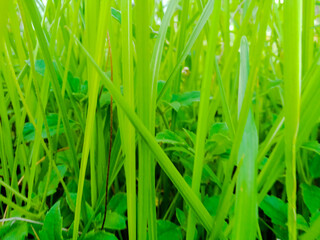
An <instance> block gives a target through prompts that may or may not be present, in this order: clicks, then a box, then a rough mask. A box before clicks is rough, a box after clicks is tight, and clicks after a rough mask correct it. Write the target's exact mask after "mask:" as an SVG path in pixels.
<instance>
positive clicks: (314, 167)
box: [308, 155, 320, 178]
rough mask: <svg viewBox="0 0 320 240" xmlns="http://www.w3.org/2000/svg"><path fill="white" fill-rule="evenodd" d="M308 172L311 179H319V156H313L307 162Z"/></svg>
mask: <svg viewBox="0 0 320 240" xmlns="http://www.w3.org/2000/svg"><path fill="white" fill-rule="evenodd" d="M308 163H309V171H310V175H311V177H312V178H319V177H320V171H319V169H320V155H315V156H314V157H313V158H310V159H309V160H308Z"/></svg>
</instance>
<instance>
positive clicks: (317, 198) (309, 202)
mask: <svg viewBox="0 0 320 240" xmlns="http://www.w3.org/2000/svg"><path fill="white" fill-rule="evenodd" d="M301 188H302V197H303V201H304V203H305V204H306V206H307V207H308V209H309V211H310V213H311V214H313V213H315V212H316V211H318V210H319V209H320V188H318V187H316V186H314V185H312V186H309V185H307V184H302V185H301Z"/></svg>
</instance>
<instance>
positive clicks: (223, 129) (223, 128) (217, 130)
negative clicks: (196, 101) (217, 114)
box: [209, 122, 229, 138]
mask: <svg viewBox="0 0 320 240" xmlns="http://www.w3.org/2000/svg"><path fill="white" fill-rule="evenodd" d="M228 132H229V129H228V126H227V124H226V123H225V122H222V123H214V124H213V125H212V126H211V128H210V131H209V138H211V137H212V136H213V135H214V134H222V135H226V136H227V135H228Z"/></svg>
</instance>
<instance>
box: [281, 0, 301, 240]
mask: <svg viewBox="0 0 320 240" xmlns="http://www.w3.org/2000/svg"><path fill="white" fill-rule="evenodd" d="M301 24H302V1H301V0H294V1H288V0H287V1H285V3H284V38H283V50H284V116H285V123H284V124H285V159H286V169H287V170H286V192H287V198H288V231H289V239H290V240H294V239H297V223H296V218H297V216H296V199H297V195H296V194H297V190H296V188H297V179H296V142H297V133H298V128H299V121H300V91H301V90H300V86H301Z"/></svg>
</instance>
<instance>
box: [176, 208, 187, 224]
mask: <svg viewBox="0 0 320 240" xmlns="http://www.w3.org/2000/svg"><path fill="white" fill-rule="evenodd" d="M176 217H177V219H178V222H179V223H180V226H181V227H183V228H185V227H186V226H187V218H186V214H185V213H184V212H183V211H182V210H180V209H179V208H177V209H176Z"/></svg>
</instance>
